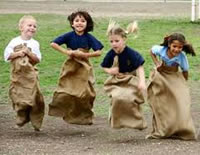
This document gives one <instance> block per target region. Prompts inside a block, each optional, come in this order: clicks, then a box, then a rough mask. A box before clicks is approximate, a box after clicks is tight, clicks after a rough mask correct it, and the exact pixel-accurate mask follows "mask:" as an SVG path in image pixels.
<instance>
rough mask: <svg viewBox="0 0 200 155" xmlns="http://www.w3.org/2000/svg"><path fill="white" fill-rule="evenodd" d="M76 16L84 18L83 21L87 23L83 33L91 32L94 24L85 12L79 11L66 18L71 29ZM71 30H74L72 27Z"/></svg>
mask: <svg viewBox="0 0 200 155" xmlns="http://www.w3.org/2000/svg"><path fill="white" fill-rule="evenodd" d="M77 16H83V17H84V18H85V20H86V21H87V26H86V29H85V32H90V31H93V28H94V22H93V20H92V17H91V16H90V15H89V13H88V12H86V11H80V10H79V11H76V12H73V13H72V14H71V15H69V16H68V18H67V19H68V20H69V22H70V25H71V27H72V24H73V21H74V19H75V18H76V17H77ZM72 29H74V28H73V27H72Z"/></svg>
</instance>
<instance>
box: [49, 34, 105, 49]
mask: <svg viewBox="0 0 200 155" xmlns="http://www.w3.org/2000/svg"><path fill="white" fill-rule="evenodd" d="M53 42H54V43H56V44H58V45H62V44H66V46H67V48H70V49H72V50H77V49H79V48H83V49H86V50H90V49H91V48H92V49H93V50H94V51H97V50H101V49H102V48H103V45H102V44H101V42H100V41H98V40H97V39H96V38H95V37H94V36H92V35H91V34H89V33H84V34H83V35H81V36H79V35H77V34H76V33H75V32H74V31H71V32H68V33H65V34H63V35H61V36H59V37H57V38H56V39H55V40H53Z"/></svg>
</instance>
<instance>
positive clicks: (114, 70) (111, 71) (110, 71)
mask: <svg viewBox="0 0 200 155" xmlns="http://www.w3.org/2000/svg"><path fill="white" fill-rule="evenodd" d="M103 70H104V71H105V72H106V73H108V74H111V75H118V74H119V67H112V68H103Z"/></svg>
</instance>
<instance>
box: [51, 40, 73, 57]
mask: <svg viewBox="0 0 200 155" xmlns="http://www.w3.org/2000/svg"><path fill="white" fill-rule="evenodd" d="M50 45H51V47H52V48H53V49H55V50H57V51H59V52H60V53H63V54H65V55H69V56H71V54H72V51H71V50H68V49H65V48H63V47H62V46H60V45H58V44H56V43H51V44H50Z"/></svg>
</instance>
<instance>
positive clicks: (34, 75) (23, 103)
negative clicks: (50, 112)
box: [9, 45, 44, 129]
mask: <svg viewBox="0 0 200 155" xmlns="http://www.w3.org/2000/svg"><path fill="white" fill-rule="evenodd" d="M20 50H30V49H28V48H27V47H26V46H25V45H18V46H16V47H15V48H14V52H18V51H20ZM29 52H30V51H29ZM9 96H10V98H11V100H12V104H13V108H14V110H15V111H16V112H17V125H18V126H23V125H24V124H25V123H27V122H29V121H31V123H32V125H33V127H34V128H35V129H40V127H41V125H42V121H43V117H44V99H43V96H42V94H41V92H40V89H39V80H38V71H37V69H36V67H35V66H33V65H32V64H31V63H30V62H29V58H28V57H27V56H25V57H19V58H16V59H14V60H13V61H11V83H10V89H9Z"/></svg>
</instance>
